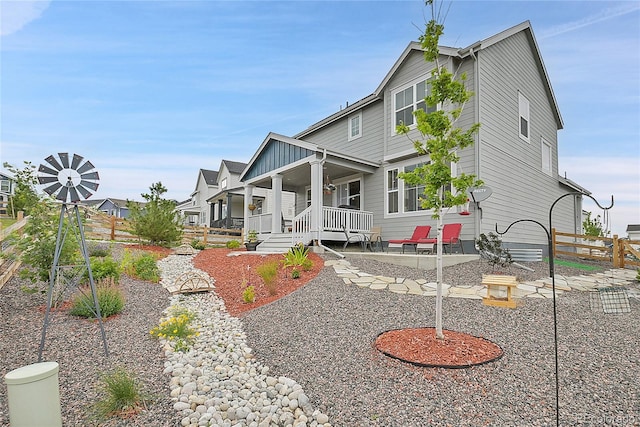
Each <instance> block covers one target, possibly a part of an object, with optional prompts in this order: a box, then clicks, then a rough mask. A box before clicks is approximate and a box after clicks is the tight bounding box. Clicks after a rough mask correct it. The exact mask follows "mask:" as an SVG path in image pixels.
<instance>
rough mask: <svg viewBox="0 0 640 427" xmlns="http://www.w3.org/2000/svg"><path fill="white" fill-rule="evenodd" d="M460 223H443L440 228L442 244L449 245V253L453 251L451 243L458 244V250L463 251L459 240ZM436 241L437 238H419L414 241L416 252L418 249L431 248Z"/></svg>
mask: <svg viewBox="0 0 640 427" xmlns="http://www.w3.org/2000/svg"><path fill="white" fill-rule="evenodd" d="M460 231H462V224H460V223H454V224H445V225H444V227H443V228H442V244H443V245H447V246H449V253H453V245H456V244H457V245H459V246H460V252H462V253H464V247H463V246H462V241H461V240H460ZM437 243H438V239H437V238H435V239H420V240H418V242H417V243H416V252H417V251H419V250H433V245H435V244H437Z"/></svg>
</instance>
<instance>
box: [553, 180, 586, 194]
mask: <svg viewBox="0 0 640 427" xmlns="http://www.w3.org/2000/svg"><path fill="white" fill-rule="evenodd" d="M558 181H559V182H560V184H562V185H565V186H567V187H569V188H571V189H572V190H574V191H578V192H580V193H583V194H591V191H589V190H587V189H586V188H584V187H583V186H581V185H579V184H577V183H576V182H574V181H572V180H570V179H569V178H564V177H561V176H559V177H558Z"/></svg>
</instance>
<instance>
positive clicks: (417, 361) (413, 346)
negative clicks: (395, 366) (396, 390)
mask: <svg viewBox="0 0 640 427" xmlns="http://www.w3.org/2000/svg"><path fill="white" fill-rule="evenodd" d="M443 333H444V336H445V338H444V340H439V339H437V338H436V332H435V328H407V329H395V330H392V331H387V332H383V333H381V334H380V335H378V337H377V338H376V340H375V347H376V349H377V350H378V351H380V352H382V353H384V354H385V355H387V356H389V357H392V358H394V359H398V360H401V361H403V362H408V363H411V364H413V365H416V366H425V367H430V368H434V367H437V368H450V369H455V368H468V367H471V366H475V365H482V364H484V363H488V362H493V361H494V360H498V359H500V358H501V357H502V355H503V354H504V353H503V351H502V349H501V348H500V346H498V345H497V344H495V343H493V342H491V341H489V340H487V339H484V338H480V337H474V336H473V335H469V334H465V333H462V332H455V331H446V330H445V331H443Z"/></svg>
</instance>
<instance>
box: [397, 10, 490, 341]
mask: <svg viewBox="0 0 640 427" xmlns="http://www.w3.org/2000/svg"><path fill="white" fill-rule="evenodd" d="M434 3H435V2H434V1H433V0H427V1H426V4H427V5H428V6H430V7H431V16H432V18H431V20H430V21H429V22H428V23H427V25H426V29H425V32H424V34H423V35H422V36H420V42H421V44H422V48H423V49H424V58H425V61H427V62H429V63H433V64H434V69H433V71H432V73H431V74H432V76H431V79H429V80H428V84H429V85H430V87H429V89H430V90H429V92H428V93H429V94H428V96H427V97H426V98H425V103H426V104H427V105H428V106H429V107H431V109H433V108H434V107H435V111H432V112H426V111H425V110H422V109H418V110H416V111H415V112H414V116H415V119H416V128H417V130H418V131H419V133H420V135H421V139H412V138H411V136H410V131H411V130H410V128H409V127H408V126H406V125H405V124H402V123H401V124H400V125H399V126H398V127H397V131H398V133H402V134H405V135H407V137H409V138H410V139H411V141H412V142H413V145H414V147H415V149H416V151H417V152H418V154H419V155H429V159H430V161H429V162H428V163H426V164H423V165H422V166H419V167H417V168H415V169H414V170H413V171H411V172H404V173H401V174H399V177H400V178H401V179H403V180H404V181H405V182H406V183H407V184H409V185H423V186H424V194H423V197H422V198H421V204H422V207H423V208H426V209H431V210H432V211H433V218H435V219H437V220H438V227H437V229H438V245H437V280H436V284H437V287H436V337H437V338H439V339H444V335H443V333H442V215H441V213H442V211H443V209H446V208H451V207H453V206H458V205H462V204H464V203H466V202H467V198H468V195H467V190H468V189H469V188H470V187H474V186H479V185H482V182H481V181H479V180H477V179H476V177H475V175H467V174H465V173H460V174H456V175H457V176H455V177H454V176H452V174H451V166H452V164H457V163H458V161H459V160H460V158H459V157H458V154H457V150H462V149H464V148H466V147H469V146H471V145H472V144H473V142H474V135H475V134H476V133H477V131H478V129H479V127H480V124H479V123H476V124H473V125H472V126H470V127H469V128H468V129H466V130H463V129H460V128H457V127H456V122H457V120H458V119H459V118H460V115H461V114H462V111H463V109H464V105H465V103H466V102H467V101H468V100H469V99H470V98H471V96H472V95H473V94H472V92H470V91H468V90H467V89H466V87H465V80H466V75H465V74H461V75H460V76H456V75H455V74H454V73H452V72H451V71H450V70H448V69H447V68H446V67H445V66H443V65H440V62H439V54H440V51H439V48H438V42H439V40H440V36H442V35H443V34H444V25H443V24H442V23H441V20H440V19H439V18H440V16H439V14H440V11H439V10H436V9H437V8H436V4H434Z"/></svg>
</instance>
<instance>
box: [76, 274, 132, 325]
mask: <svg viewBox="0 0 640 427" xmlns="http://www.w3.org/2000/svg"><path fill="white" fill-rule="evenodd" d="M96 294H97V297H98V305H99V306H100V315H101V316H102V317H103V318H106V317H109V316H113V315H114V314H118V313H121V312H122V310H123V309H124V302H125V300H124V295H123V293H122V290H121V289H120V288H119V287H118V286H116V285H115V284H114V283H113V281H112V280H109V279H105V280H103V281H101V282H100V283H99V284H98V285H97V286H96ZM94 310H95V305H94V303H93V295H92V294H91V289H90V288H89V287H84V288H82V289H81V290H80V291H79V293H78V294H76V296H75V297H74V298H73V300H72V302H71V309H70V310H69V313H70V314H72V315H74V316H80V317H86V318H88V319H93V318H95V317H96V313H94Z"/></svg>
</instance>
